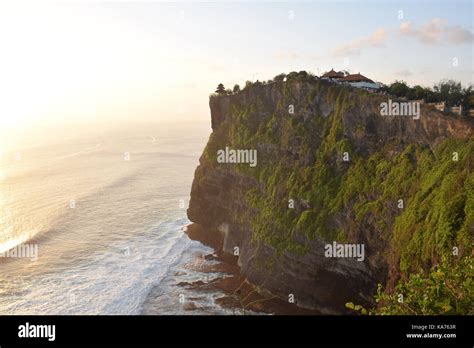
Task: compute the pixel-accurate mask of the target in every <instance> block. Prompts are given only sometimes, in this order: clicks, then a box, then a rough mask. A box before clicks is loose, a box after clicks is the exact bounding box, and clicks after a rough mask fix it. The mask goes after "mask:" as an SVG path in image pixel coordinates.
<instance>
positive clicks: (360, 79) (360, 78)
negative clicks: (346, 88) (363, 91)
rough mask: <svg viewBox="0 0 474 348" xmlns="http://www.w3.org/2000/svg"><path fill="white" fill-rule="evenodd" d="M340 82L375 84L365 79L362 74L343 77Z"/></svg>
mask: <svg viewBox="0 0 474 348" xmlns="http://www.w3.org/2000/svg"><path fill="white" fill-rule="evenodd" d="M340 81H345V82H370V83H375V82H374V81H372V80H371V79H369V78H367V77H365V76H364V75H361V74H360V73H358V74H351V75H347V76H345V77H343V78H342V79H340Z"/></svg>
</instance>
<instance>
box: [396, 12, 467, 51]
mask: <svg viewBox="0 0 474 348" xmlns="http://www.w3.org/2000/svg"><path fill="white" fill-rule="evenodd" d="M399 34H400V35H401V36H405V37H413V38H416V39H417V40H419V41H420V42H422V43H424V44H426V45H438V44H464V43H470V42H473V41H474V35H473V34H472V33H471V32H470V31H469V30H468V29H466V28H463V27H461V26H459V25H448V21H446V20H444V19H440V18H433V19H432V20H431V21H429V22H427V23H425V24H423V25H422V26H421V27H420V28H415V27H414V25H413V24H412V23H410V22H403V23H401V24H400V28H399Z"/></svg>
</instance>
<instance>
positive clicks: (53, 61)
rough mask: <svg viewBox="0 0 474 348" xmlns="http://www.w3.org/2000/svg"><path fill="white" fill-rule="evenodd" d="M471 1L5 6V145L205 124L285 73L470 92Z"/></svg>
mask: <svg viewBox="0 0 474 348" xmlns="http://www.w3.org/2000/svg"><path fill="white" fill-rule="evenodd" d="M473 31H474V30H473V5H472V1H459V0H449V1H417V0H415V1H401V2H400V1H336V2H329V1H306V2H262V1H245V2H236V1H225V2H198V1H195V2H191V1H182V2H151V1H141V2H133V1H132V2H131V1H121V2H119V1H101V2H99V1H93V0H89V1H78V0H76V1H65V2H58V1H57V2H46V1H41V0H40V1H36V2H24V1H20V2H16V1H11V2H7V3H2V4H1V5H0V47H1V51H0V52H1V54H0V93H1V96H2V100H1V102H0V140H1V137H2V135H3V137H4V138H5V137H7V136H9V135H11V134H14V133H21V132H23V131H24V130H25V129H31V128H35V127H41V126H44V125H50V124H53V125H54V124H62V125H65V126H68V125H69V126H70V125H73V124H75V123H81V122H85V123H87V122H105V123H120V122H134V121H137V122H138V121H144V122H165V121H177V122H180V121H206V120H208V119H209V107H208V97H209V94H210V93H212V92H213V91H214V90H215V88H216V86H217V84H218V83H220V82H222V83H224V85H225V86H226V87H230V88H232V87H233V85H234V84H240V85H241V86H243V85H244V84H245V81H247V80H251V81H254V80H257V79H258V80H268V79H271V78H272V77H274V76H275V75H278V74H280V73H282V72H286V73H288V72H290V71H299V70H306V71H311V72H313V73H315V74H316V75H320V74H322V73H324V72H325V71H327V70H329V69H331V68H334V69H335V70H342V69H345V70H349V71H350V72H352V73H357V72H360V73H362V74H363V75H365V76H367V77H369V78H371V79H373V80H375V81H381V82H384V83H391V82H393V81H395V80H404V81H406V82H408V83H409V84H411V85H415V84H420V85H424V86H432V85H433V84H434V83H436V82H438V81H440V80H442V79H454V80H456V81H461V82H462V83H463V84H464V85H467V84H469V83H473V71H474V66H473V64H474V63H473V40H474V36H473Z"/></svg>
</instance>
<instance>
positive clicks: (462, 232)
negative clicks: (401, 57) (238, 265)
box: [205, 72, 474, 314]
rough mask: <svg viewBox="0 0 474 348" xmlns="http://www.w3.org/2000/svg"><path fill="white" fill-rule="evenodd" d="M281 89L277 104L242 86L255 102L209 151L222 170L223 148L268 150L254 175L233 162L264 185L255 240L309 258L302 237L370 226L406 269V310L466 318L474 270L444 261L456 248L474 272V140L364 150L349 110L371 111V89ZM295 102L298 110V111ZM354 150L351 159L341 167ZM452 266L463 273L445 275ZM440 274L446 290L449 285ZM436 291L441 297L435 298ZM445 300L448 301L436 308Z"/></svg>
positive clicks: (298, 78)
mask: <svg viewBox="0 0 474 348" xmlns="http://www.w3.org/2000/svg"><path fill="white" fill-rule="evenodd" d="M285 79H286V80H285ZM272 83H274V87H272V88H277V89H278V90H279V93H280V97H279V98H278V100H277V105H273V104H268V105H266V104H265V103H269V101H267V100H268V99H266V98H265V97H264V94H263V88H258V86H259V85H261V84H262V83H257V84H256V83H248V84H247V85H246V87H245V89H244V91H245V90H249V89H251V91H252V93H251V97H247V98H246V99H245V103H239V99H235V100H234V102H233V103H232V104H231V106H230V120H228V121H226V122H224V123H223V124H221V125H220V126H219V129H218V130H217V133H214V134H213V135H212V136H211V139H210V141H209V143H208V145H207V148H206V150H205V156H206V157H207V158H208V159H209V160H210V162H211V163H216V161H215V156H216V151H217V149H221V148H224V147H225V146H229V147H232V148H240V149H249V148H251V149H255V148H256V149H258V165H257V166H256V167H255V168H251V167H249V166H248V165H247V164H240V165H237V166H236V167H235V168H237V170H238V171H239V172H241V173H242V174H245V175H246V176H247V177H251V178H253V180H255V185H253V188H252V189H249V190H248V191H247V192H244V193H243V195H244V197H245V199H246V200H247V205H248V207H250V209H244V210H243V212H241V213H239V214H241V215H240V216H237V217H236V219H238V220H239V221H246V222H250V226H251V228H252V240H253V242H254V243H257V244H258V243H265V244H267V245H271V246H273V247H275V248H276V250H277V251H278V252H279V253H282V252H284V251H289V252H293V253H298V254H303V253H305V252H307V246H306V245H305V244H300V243H301V242H299V243H298V242H296V240H300V239H296V238H295V236H296V235H297V234H303V235H305V236H306V237H307V238H309V239H312V238H316V237H318V238H321V239H323V240H325V241H328V242H332V241H337V242H340V243H344V242H351V241H353V240H354V238H356V237H354V236H357V235H360V233H363V234H367V233H368V232H369V230H370V233H371V234H375V235H376V238H377V239H379V240H380V241H382V242H381V243H382V244H384V245H385V246H386V248H387V250H386V252H387V261H388V263H389V265H390V267H394V268H396V269H398V270H399V271H400V275H401V279H402V281H401V283H400V284H399V286H398V288H397V289H401V290H400V291H402V290H403V291H404V294H405V295H404V296H405V304H406V305H408V306H410V308H411V309H413V310H414V311H416V312H417V313H421V314H427V313H430V312H429V311H430V310H432V311H433V312H436V311H438V312H441V313H451V311H454V312H456V311H465V307H466V306H465V302H464V300H465V297H467V298H469V299H472V288H471V289H469V287H470V286H471V287H472V283H470V282H468V283H465V282H463V279H465V277H466V276H467V274H466V272H468V270H464V271H463V270H461V268H462V267H466V266H465V264H464V266H463V265H462V264H461V263H455V262H454V261H452V262H451V263H450V264H449V265H447V264H444V263H443V264H441V260H442V259H443V257H446V256H447V255H452V253H453V248H457V250H458V255H459V256H458V258H459V259H461V258H467V261H466V262H470V267H471V270H472V259H470V258H469V255H470V253H471V249H472V242H473V240H472V239H473V229H474V174H473V172H472V166H473V165H474V138H468V139H447V140H444V141H442V142H440V143H439V144H437V145H436V146H435V147H434V148H430V147H428V146H427V145H423V144H410V145H408V146H406V145H404V144H402V143H401V142H400V141H398V140H393V141H392V142H390V143H388V142H387V143H385V145H384V146H381V147H379V148H372V149H370V152H369V154H368V155H367V154H361V153H358V150H357V148H356V146H355V145H354V144H353V143H352V141H351V140H350V138H349V137H348V136H347V129H345V127H344V125H343V115H344V114H346V113H347V112H349V111H352V110H357V112H370V110H369V109H363V107H368V106H369V105H370V100H369V98H374V96H373V95H372V94H370V93H368V92H365V91H358V90H357V91H354V90H353V89H351V88H349V87H346V86H342V85H334V84H329V83H326V82H324V81H320V80H317V79H315V78H314V76H312V75H311V74H307V73H302V72H300V73H291V74H289V75H278V76H277V77H275V79H274V81H273V82H272ZM301 86H304V87H305V90H304V92H301V90H299V89H300V88H301ZM316 97H318V98H320V100H321V99H322V100H326V101H327V103H328V104H330V105H332V107H333V108H332V109H331V110H330V112H329V115H328V116H327V117H325V116H323V115H320V114H317V111H315V110H314V109H312V106H313V105H314V99H315V98H316ZM289 105H294V106H295V108H294V109H295V110H294V114H291V113H290V112H289V109H288V106H289ZM306 115H310V116H309V117H306ZM354 132H355V134H358V133H360V134H362V136H363V135H364V134H365V133H366V129H365V126H364V125H363V124H360V125H357V124H356V125H354ZM344 153H347V154H348V155H349V156H350V160H349V161H344V160H343V154H344ZM455 154H456V159H455V160H454V155H455ZM233 169H234V167H233ZM290 200H291V201H293V202H294V208H289V204H290ZM236 214H237V213H236ZM361 231H362V232H361ZM439 264H440V266H436V265H439ZM433 267H435V268H433ZM449 267H452V268H453V270H454V269H458V271H456V272H458V273H456V272H454V271H453V272H452V273H450V272H445V271H443V270H446V269H448V270H449ZM410 274H412V277H409V275H410ZM441 275H442V276H441ZM440 277H441V278H440ZM443 277H444V278H443ZM471 277H472V275H471ZM441 279H444V280H446V282H447V283H446V284H448V285H446V288H442V289H441V288H440V287H439V281H441ZM415 284H418V285H416V286H415ZM449 284H452V286H455V285H456V286H458V289H461V288H460V287H459V286H461V284H462V286H463V288H462V289H464V290H459V291H462V292H463V295H459V296H460V297H459V298H457V297H456V298H455V297H452V298H451V297H449V296H448V295H447V292H449V291H451V290H450V288H449V286H451V285H449ZM418 286H422V287H423V288H424V290H426V294H425V293H424V292H421V291H419V290H420V289H419V288H418ZM410 287H411V288H413V289H415V290H413V291H414V292H415V293H411V292H410V291H409V290H408V289H409V288H410ZM416 289H418V290H416ZM435 290H436V291H439V293H438V292H437V293H436V294H437V295H436V296H438V297H436V296H434V295H433V293H432V292H433V291H435ZM397 291H398V290H397ZM466 293H467V294H466ZM427 294H428V295H429V296H432V297H431V298H429V299H425V297H426V296H428V295H427ZM377 296H378V297H377V298H378V299H379V302H380V303H381V302H383V303H387V305H386V309H384V310H382V309H379V312H380V313H382V314H388V313H394V314H396V313H398V312H396V311H397V310H399V311H403V309H400V306H398V305H397V306H396V307H394V306H393V303H392V302H393V299H394V298H393V297H391V296H395V295H388V294H384V293H383V292H382V290H381V289H380V291H379V293H378V295H377ZM453 296H457V295H456V294H454V295H453ZM463 296H464V297H463ZM436 298H438V299H446V301H448V302H449V303H445V302H443V303H442V304H438V303H437V302H436V303H435V302H433V303H431V302H430V301H435V300H436ZM391 301H392V302H391ZM423 301H425V302H423ZM443 301H444V300H443ZM456 301H457V302H456ZM438 302H439V301H438ZM391 304H392V305H391ZM448 305H449V306H450V307H449V306H448ZM356 307H357V306H354V309H359V310H362V308H361V307H357V308H356ZM407 308H408V307H407ZM364 311H366V312H369V311H368V310H366V309H364ZM400 313H402V312H400ZM407 314H408V313H407Z"/></svg>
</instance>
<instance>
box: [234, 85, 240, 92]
mask: <svg viewBox="0 0 474 348" xmlns="http://www.w3.org/2000/svg"><path fill="white" fill-rule="evenodd" d="M233 92H234V93H239V92H240V86H239V85H235V86H234V89H233Z"/></svg>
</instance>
